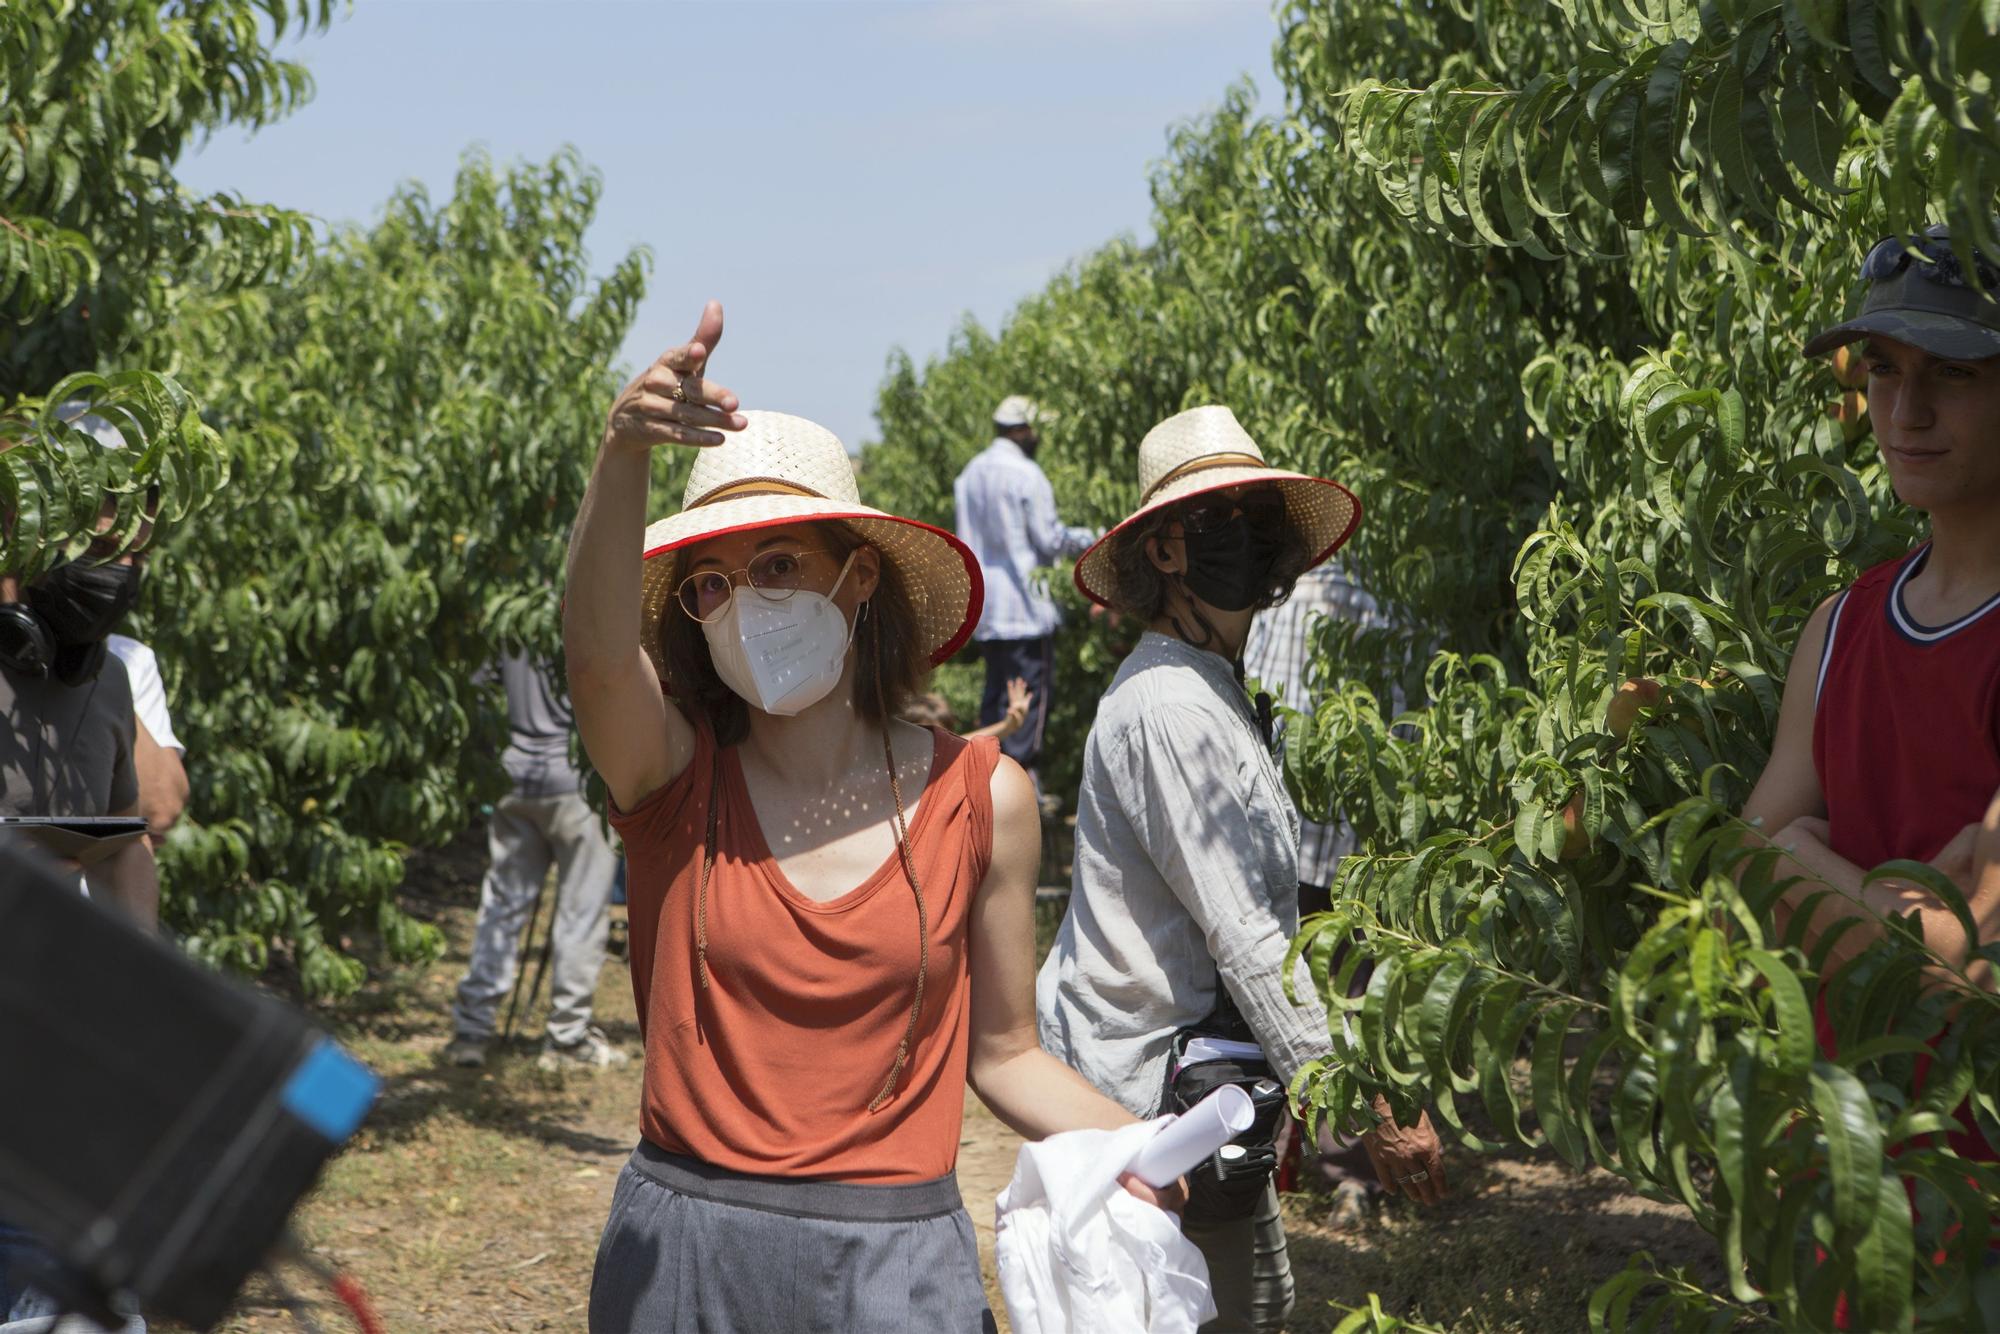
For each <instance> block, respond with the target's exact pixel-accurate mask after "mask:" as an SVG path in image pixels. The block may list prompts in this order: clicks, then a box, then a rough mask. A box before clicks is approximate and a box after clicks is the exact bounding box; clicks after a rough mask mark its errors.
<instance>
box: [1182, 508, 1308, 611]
mask: <svg viewBox="0 0 2000 1334" xmlns="http://www.w3.org/2000/svg"><path fill="white" fill-rule="evenodd" d="M1181 540H1182V541H1183V542H1184V543H1186V545H1187V560H1188V568H1187V573H1186V574H1185V575H1183V576H1182V578H1183V579H1184V580H1185V581H1186V583H1187V587H1188V591H1189V592H1191V593H1193V594H1194V595H1195V596H1196V597H1198V598H1200V599H1201V600H1202V601H1203V602H1206V603H1207V604H1208V605H1209V606H1211V607H1214V608H1216V609H1217V610H1219V611H1248V610H1249V609H1250V608H1251V607H1254V606H1255V605H1257V603H1258V601H1259V600H1260V599H1262V598H1263V597H1264V595H1265V594H1267V593H1269V592H1270V591H1271V572H1272V570H1273V569H1275V568H1276V566H1277V563H1278V556H1279V554H1280V553H1282V552H1283V551H1284V549H1285V544H1284V539H1283V537H1282V535H1280V534H1279V533H1277V532H1275V531H1273V530H1272V529H1271V528H1270V527H1269V526H1266V525H1253V524H1252V523H1251V522H1250V519H1249V516H1248V515H1244V514H1238V515H1236V516H1235V517H1234V518H1232V519H1230V520H1228V521H1227V522H1225V523H1223V524H1220V525H1219V526H1217V527H1214V528H1211V529H1209V530H1208V531H1207V532H1202V533H1189V534H1187V536H1186V537H1184V538H1182V539H1181Z"/></svg>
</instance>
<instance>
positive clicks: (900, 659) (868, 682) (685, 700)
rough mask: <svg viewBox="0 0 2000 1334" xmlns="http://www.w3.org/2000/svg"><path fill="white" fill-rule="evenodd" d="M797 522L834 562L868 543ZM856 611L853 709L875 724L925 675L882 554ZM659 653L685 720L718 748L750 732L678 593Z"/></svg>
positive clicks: (665, 612)
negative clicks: (869, 591) (704, 730)
mask: <svg viewBox="0 0 2000 1334" xmlns="http://www.w3.org/2000/svg"><path fill="white" fill-rule="evenodd" d="M801 526H802V527H805V528H810V529H811V530H812V531H813V532H815V533H816V534H818V535H819V537H820V538H821V539H822V540H824V541H825V543H826V549H827V550H828V551H830V552H831V553H832V554H833V556H834V558H835V559H836V560H838V561H845V560H846V559H847V558H848V557H849V556H850V555H852V554H853V553H854V552H856V551H858V550H860V549H861V548H862V547H865V546H868V545H870V544H869V542H868V541H867V540H866V539H864V538H863V537H862V536H861V535H860V534H859V533H857V532H855V531H854V530H853V529H852V528H850V527H848V526H847V525H846V524H844V523H840V522H838V521H834V520H825V521H821V522H819V523H808V524H803V525H801ZM683 554H685V553H683ZM877 554H878V555H879V554H880V549H879V548H877ZM677 563H678V562H677ZM859 614H862V615H864V616H865V619H864V620H862V622H861V623H860V624H859V625H857V626H856V627H855V628H854V650H855V662H854V711H855V712H856V713H857V714H859V715H860V716H861V717H862V719H863V720H865V721H867V722H871V723H880V722H884V721H886V720H887V719H889V718H891V717H893V716H895V713H896V710H897V709H899V708H900V707H901V706H902V704H903V702H904V701H905V700H907V699H908V698H909V697H910V696H912V695H914V694H916V693H917V692H918V690H919V689H920V688H921V687H922V685H923V683H924V678H925V677H926V676H928V675H929V674H930V660H929V658H928V657H927V656H926V655H925V653H924V651H923V646H922V645H921V644H919V643H918V642H917V615H916V612H915V611H914V610H912V609H911V606H910V596H909V591H908V590H907V589H906V588H905V587H904V585H903V573H902V571H901V570H899V569H897V568H896V564H895V562H894V561H891V560H890V559H889V558H888V557H887V556H882V559H881V578H880V580H879V581H878V582H877V583H876V585H875V592H874V594H873V595H872V596H871V597H870V598H869V599H868V601H867V602H866V603H864V604H863V610H862V612H861V613H859ZM660 656H661V657H662V658H663V659H664V660H665V662H666V667H667V688H668V689H669V690H670V691H672V692H673V696H674V698H675V699H676V700H677V701H679V702H680V705H681V707H682V708H684V709H686V710H687V711H688V714H689V719H690V721H694V722H697V723H706V724H707V725H708V728H709V730H710V731H711V732H713V733H714V735H715V744H716V745H718V746H733V745H735V744H736V743H737V742H739V741H741V740H743V738H744V737H746V736H748V735H749V734H750V706H749V704H748V703H746V702H745V701H744V699H743V697H742V696H741V695H738V694H737V693H736V692H735V691H733V690H731V689H730V688H729V687H728V686H726V685H724V684H723V683H722V678H721V677H720V676H718V675H717V674H716V671H715V663H714V661H713V660H712V659H711V658H710V657H709V654H708V637H707V636H706V635H705V634H703V633H702V629H701V622H699V621H697V620H695V618H694V617H692V616H690V615H688V614H687V613H686V612H685V611H683V610H682V609H681V605H680V600H679V599H678V598H669V599H668V600H667V604H666V606H665V607H663V608H662V609H661V611H660Z"/></svg>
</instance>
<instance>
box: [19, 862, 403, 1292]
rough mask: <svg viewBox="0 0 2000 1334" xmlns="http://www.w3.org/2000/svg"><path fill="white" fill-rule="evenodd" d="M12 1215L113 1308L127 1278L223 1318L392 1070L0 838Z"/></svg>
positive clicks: (69, 1286)
mask: <svg viewBox="0 0 2000 1334" xmlns="http://www.w3.org/2000/svg"><path fill="white" fill-rule="evenodd" d="M0 1071H4V1072H6V1076H7V1082H8V1089H9V1092H8V1096H6V1097H5V1098H0V1219H4V1220H5V1221H6V1222H8V1223H9V1224H11V1225H13V1226H15V1227H17V1228H20V1229H22V1230H23V1231H25V1232H27V1233H29V1234H30V1235H31V1236H33V1237H34V1238H35V1240H37V1241H38V1242H40V1243H41V1245H42V1246H44V1247H46V1248H47V1249H48V1250H49V1251H51V1252H52V1253H53V1254H54V1255H55V1257H56V1259H57V1261H58V1262H59V1265H60V1269H59V1271H58V1272H55V1273H46V1274H34V1275H29V1276H27V1277H28V1278H29V1279H30V1280H31V1281H33V1282H34V1283H35V1285H36V1286H38V1287H40V1288H42V1289H43V1290H44V1291H45V1292H47V1293H48V1294H49V1295H50V1296H51V1297H54V1298H56V1299H57V1300H58V1301H59V1302H62V1303H63V1304H65V1305H66V1306H67V1307H69V1308H70V1309H72V1310H75V1311H78V1312H81V1313H83V1314H86V1315H93V1316H96V1317H98V1318H99V1319H100V1321H102V1319H103V1318H104V1317H105V1316H106V1315H108V1314H109V1313H110V1306H111V1302H110V1298H111V1296H112V1294H116V1293H124V1294H129V1295H131V1296H132V1297H135V1298H137V1299H138V1300H139V1301H140V1302H141V1303H143V1305H144V1306H145V1307H146V1308H147V1309H148V1310H150V1311H152V1312H155V1313H157V1314H159V1315H162V1316H167V1317H170V1318H173V1319H175V1320H179V1321H181V1322H183V1323H185V1324H188V1325H191V1326H193V1327H195V1328H197V1329H209V1328H211V1327H213V1326H214V1325H215V1324H216V1323H217V1322H218V1321H219V1320H220V1319H221V1318H222V1316H223V1314H224V1313H225V1312H226V1310H227V1309H228V1306H229V1303H230V1302H231V1301H233V1300H234V1298H235V1295H236V1293H237V1291H238V1289H239V1288H240V1287H241V1286H242V1284H243V1280H244V1279H245V1278H246V1277H248V1275H249V1274H250V1273H251V1272H252V1271H253V1270H255V1269H257V1268H258V1267H260V1266H261V1265H262V1264H263V1263H264V1261H265V1257H266V1254H267V1252H268V1251H269V1250H270V1249H271V1246H272V1244H273V1242H274V1241H275V1240H276V1239H277V1237H278V1235H279V1233H280V1232H281V1230H282V1229H283V1226H284V1223H285V1219H286V1217H287V1216H288V1215H289V1214H290V1213H291V1210H292V1206H293V1205H294V1204H295V1203H296V1202H297V1200H298V1198H299V1197H300V1196H301V1195H303V1194H304V1193H305V1192H306V1191H307V1190H308V1189H309V1188H310V1187H311V1186H312V1184H313V1182H314V1180H315V1179H317V1177H318V1176H319V1172H320V1168H321V1166H322V1165H323V1164H324V1163H325V1161H326V1159H327V1158H328V1157H329V1156H331V1155H332V1153H333V1152H334V1150H335V1149H336V1148H338V1147H339V1145H340V1144H341V1143H342V1142H343V1141H345V1140H346V1139H347V1138H348V1137H349V1136H350V1135H351V1134H353V1132H354V1130H355V1129H356V1127H357V1126H358V1125H359V1123H360V1121H361V1119H362V1117H363V1116H365V1115H366V1114H367V1111H368V1109H369V1107H370V1106H372V1105H373V1103H374V1099H375V1093H376V1090H377V1088H378V1087H379V1082H378V1081H377V1080H376V1078H375V1076H374V1075H373V1074H371V1073H370V1072H369V1071H367V1070H366V1069H365V1068H364V1067H362V1066H361V1065H360V1064H359V1063H358V1062H356V1061H355V1060H354V1059H353V1058H352V1057H349V1056H348V1055H347V1054H346V1053H344V1052H342V1051H341V1050H340V1048H339V1047H337V1046H336V1045H334V1043H333V1042H332V1041H331V1040H330V1039H329V1038H327V1037H326V1036H325V1035H324V1034H322V1033H320V1032H319V1031H317V1030H316V1029H315V1028H314V1027H313V1026H312V1025H311V1024H309V1023H308V1022H307V1021H306V1019H305V1018H304V1017H303V1016H302V1015H300V1014H299V1013H297V1012H296V1011H294V1010H293V1009H292V1008H291V1007H289V1006H286V1005H284V1004H282V1003H280V1002H279V1001H277V1000H276V999H274V998H272V997H270V996H266V995H263V994H261V993H259V992H256V991H254V990H252V989H251V988H250V987H248V986H245V985H242V984H240V983H237V982H234V981H231V980H229V979H225V978H222V977H219V976H216V975H215V974H213V973H210V972H208V971H206V970H204V969H202V968H200V967H198V966H196V965H195V964H194V963H192V962H190V961H189V960H188V959H186V958H185V957H183V956H182V955H181V954H180V952H179V951H177V950H175V949H174V948H173V947H172V946H170V945H168V944H167V943H166V942H165V941H163V940H161V939H160V938H159V937H158V936H157V935H154V934H152V933H149V932H147V931H144V930H142V929H140V928H139V926H138V925H137V924H135V923H133V922H131V921H130V920H128V919H127V918H125V917H124V915H123V914H121V913H118V912H115V911H113V910H111V909H109V908H106V907H103V906H101V905H99V904H96V903H93V902H91V901H89V900H88V899H85V898H84V897H83V896H82V895H81V894H79V893H78V892H77V885H76V879H75V877H74V875H73V874H72V875H65V874H61V873H59V872H57V870H56V869H55V865H54V863H53V862H51V861H49V860H48V859H47V858H45V857H43V856H41V855H40V854H39V853H36V852H32V851H30V850H29V849H28V848H27V847H26V845H25V844H24V843H22V842H20V841H17V840H13V839H0Z"/></svg>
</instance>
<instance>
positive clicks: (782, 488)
mask: <svg viewBox="0 0 2000 1334" xmlns="http://www.w3.org/2000/svg"><path fill="white" fill-rule="evenodd" d="M745 496H810V497H811V498H812V499H814V500H825V499H827V497H826V495H825V494H824V493H822V492H819V491H815V490H813V489H812V488H811V487H809V486H800V485H799V484H798V483H797V482H793V481H787V480H786V479H785V478H783V477H740V478H737V479H736V480H734V481H730V482H724V483H723V484H722V485H721V486H718V487H716V488H715V489H714V490H713V491H709V492H707V493H706V494H704V495H701V496H698V497H696V498H695V499H693V500H690V501H688V502H687V503H686V504H685V505H683V506H681V508H682V509H684V510H691V509H694V508H696V507H698V506H701V505H706V504H709V503H710V502H712V501H717V500H737V499H741V498H742V497H745Z"/></svg>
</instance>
